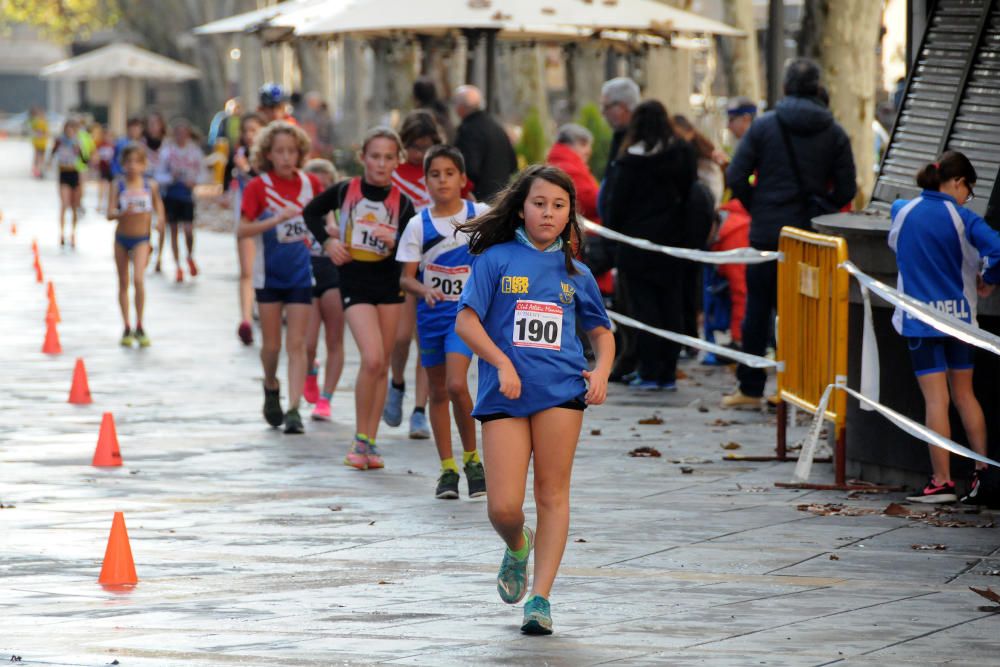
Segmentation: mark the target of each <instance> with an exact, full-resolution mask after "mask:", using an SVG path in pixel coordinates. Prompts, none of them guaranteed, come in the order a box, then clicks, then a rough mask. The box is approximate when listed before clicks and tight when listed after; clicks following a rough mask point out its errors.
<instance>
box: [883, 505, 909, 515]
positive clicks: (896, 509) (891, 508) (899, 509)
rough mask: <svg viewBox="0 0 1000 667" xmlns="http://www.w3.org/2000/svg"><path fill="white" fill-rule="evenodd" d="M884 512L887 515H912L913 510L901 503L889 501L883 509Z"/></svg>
mask: <svg viewBox="0 0 1000 667" xmlns="http://www.w3.org/2000/svg"><path fill="white" fill-rule="evenodd" d="M882 514H885V515H886V516H911V515H912V514H913V512H911V511H910V510H909V509H907V508H906V507H903V506H902V505H900V504H899V503H889V505H888V506H886V508H885V509H884V510H882Z"/></svg>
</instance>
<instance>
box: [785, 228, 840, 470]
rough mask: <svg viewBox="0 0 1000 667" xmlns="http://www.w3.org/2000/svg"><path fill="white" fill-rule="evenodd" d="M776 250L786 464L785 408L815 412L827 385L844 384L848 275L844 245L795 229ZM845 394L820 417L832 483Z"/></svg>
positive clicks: (837, 462)
mask: <svg viewBox="0 0 1000 667" xmlns="http://www.w3.org/2000/svg"><path fill="white" fill-rule="evenodd" d="M778 250H779V251H780V252H781V253H782V254H783V255H784V257H783V259H782V260H781V261H780V262H779V263H778V324H777V332H776V333H777V339H778V349H777V358H778V359H779V360H781V361H783V362H784V365H783V367H779V369H778V400H779V403H778V442H777V454H778V458H779V459H781V460H785V459H786V458H787V456H786V446H787V442H786V437H787V425H788V410H787V406H788V405H789V404H791V405H794V406H796V407H798V408H801V409H803V410H805V411H807V412H809V413H811V414H816V411H817V409H818V404H819V401H820V397H821V396H822V395H823V391H824V390H825V389H826V387H827V386H828V385H830V384H833V383H836V382H842V383H845V384H846V381H847V323H848V313H847V302H848V291H849V281H850V276H848V274H847V272H846V271H845V270H844V269H842V268H840V265H841V264H842V263H843V262H845V261H846V260H847V242H846V241H844V239H842V238H840V237H836V236H824V235H822V234H815V233H812V232H807V231H803V230H801V229H796V228H794V227H785V228H783V229H782V230H781V237H780V239H779V242H778ZM846 417H847V396H846V394H845V393H844V392H840V391H835V392H834V393H833V396H831V397H830V402H829V405H828V406H827V410H826V412H825V413H824V418H825V419H827V420H829V421H830V422H832V423H833V426H834V429H835V436H836V438H835V441H836V444H835V448H834V456H833V459H834V466H835V476H836V484H837V485H838V486H842V485H844V484H845V453H846V452H845V422H846Z"/></svg>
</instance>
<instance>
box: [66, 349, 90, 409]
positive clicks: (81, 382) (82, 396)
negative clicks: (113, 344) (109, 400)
mask: <svg viewBox="0 0 1000 667" xmlns="http://www.w3.org/2000/svg"><path fill="white" fill-rule="evenodd" d="M69 402H70V403H73V404H74V405H89V404H90V403H93V402H94V399H92V398H91V397H90V385H89V384H88V383H87V369H86V368H85V367H84V365H83V359H77V360H76V367H75V368H74V369H73V386H72V387H70V389H69Z"/></svg>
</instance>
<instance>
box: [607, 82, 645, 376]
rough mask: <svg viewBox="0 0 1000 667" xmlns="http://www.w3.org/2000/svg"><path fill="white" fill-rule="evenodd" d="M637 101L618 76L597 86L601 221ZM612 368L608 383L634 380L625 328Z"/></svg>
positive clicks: (634, 359) (620, 301) (621, 282)
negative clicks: (604, 131)
mask: <svg viewBox="0 0 1000 667" xmlns="http://www.w3.org/2000/svg"><path fill="white" fill-rule="evenodd" d="M640 101H641V93H640V92H639V84H637V83H636V82H635V81H633V80H632V79H630V78H628V77H627V76H619V77H616V78H614V79H609V80H607V81H605V82H604V85H603V86H601V113H602V114H603V115H604V120H606V121H607V122H608V125H609V126H611V130H612V132H613V134H612V135H611V146H610V150H609V151H608V163H607V165H606V166H605V168H604V180H603V181H602V182H601V188H600V190H599V191H598V194H597V210H598V211H599V212H600V216H601V217H602V218H604V217H605V216H606V215H607V205H608V199H609V194H610V189H611V188H610V183H611V181H613V180H614V178H613V175H614V166H615V160H616V159H617V158H618V153H619V149H621V146H622V142H623V141H624V140H625V131H626V130H627V129H628V124H629V121H631V120H632V112H633V111H634V110H635V108H636V107H637V106H639V102H640ZM604 245H605V253H606V254H611V253H612V252H613V246H612V244H610V243H605V244H604ZM629 301H630V299H629V296H628V282H627V279H626V278H624V277H623V276H622V275H619V276H618V278H617V279H616V280H615V285H614V299H613V302H612V303H613V305H614V308H615V310H617V311H618V312H619V313H621V314H622V315H631V312H630V311H629V306H628V304H629ZM615 350H616V351H617V356H616V357H615V365H614V368H612V370H611V376H610V378H609V379H610V380H611V381H612V382H629V381H631V380H632V379H633V378H634V377H635V368H636V364H637V363H638V354H637V352H636V342H635V332H634V331H632V330H631V329H629V328H627V327H618V330H617V331H615Z"/></svg>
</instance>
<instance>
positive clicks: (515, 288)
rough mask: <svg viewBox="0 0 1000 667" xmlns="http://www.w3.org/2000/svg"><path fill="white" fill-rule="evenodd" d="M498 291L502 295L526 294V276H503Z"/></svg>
mask: <svg viewBox="0 0 1000 667" xmlns="http://www.w3.org/2000/svg"><path fill="white" fill-rule="evenodd" d="M500 291H501V292H503V293H504V294H527V293H528V276H504V277H503V279H502V280H501V281H500Z"/></svg>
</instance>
